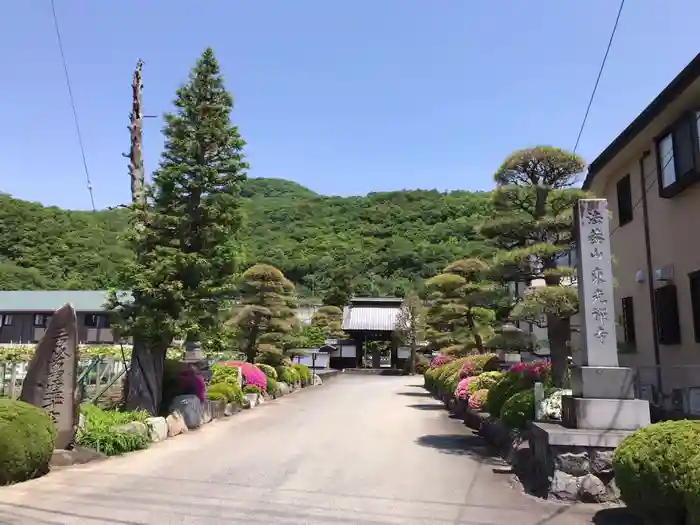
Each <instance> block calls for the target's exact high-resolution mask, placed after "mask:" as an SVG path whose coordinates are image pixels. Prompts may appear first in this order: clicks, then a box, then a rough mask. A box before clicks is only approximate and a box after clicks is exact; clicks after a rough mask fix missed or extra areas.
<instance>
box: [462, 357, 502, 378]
mask: <svg viewBox="0 0 700 525" xmlns="http://www.w3.org/2000/svg"><path fill="white" fill-rule="evenodd" d="M467 362H469V363H470V364H471V365H472V369H473V370H474V372H473V375H475V376H478V375H479V374H482V373H483V372H493V371H497V370H498V367H499V363H500V360H499V358H498V355H496V354H478V355H470V356H469V357H467Z"/></svg>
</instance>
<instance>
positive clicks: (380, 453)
mask: <svg viewBox="0 0 700 525" xmlns="http://www.w3.org/2000/svg"><path fill="white" fill-rule="evenodd" d="M421 383H422V378H418V377H415V378H407V377H382V376H353V377H338V378H336V379H333V381H331V382H329V383H328V384H326V385H324V386H322V387H319V388H310V389H305V390H303V391H301V392H299V393H296V394H294V395H292V396H288V397H285V398H283V399H281V400H279V401H276V402H271V403H268V404H266V405H264V406H262V407H260V408H257V409H255V410H250V411H245V412H242V413H240V414H238V415H236V416H234V417H232V418H229V419H227V420H224V421H220V422H215V423H213V424H211V425H207V426H205V427H204V428H202V429H201V430H198V431H193V432H189V433H187V434H185V435H182V436H179V437H177V438H175V439H172V440H168V441H165V442H163V443H159V444H157V445H154V446H153V447H152V448H151V449H149V450H147V451H142V452H136V453H133V454H130V455H127V456H124V457H121V458H112V459H108V460H104V461H100V462H96V463H90V464H87V465H83V466H78V467H73V468H68V469H64V470H60V471H57V472H53V473H51V474H50V475H48V476H46V477H44V478H41V479H38V480H34V481H31V482H28V483H24V484H20V485H16V486H13V487H5V488H1V489H0V523H2V524H27V525H29V524H32V525H41V524H86V525H96V524H109V523H113V524H122V525H136V524H153V525H166V524H188V525H189V524H202V525H204V524H207V525H215V524H246V525H253V524H256V523H260V524H263V523H264V524H272V523H279V524H284V525H300V524H305V525H315V524H330V525H389V524H392V525H393V524H401V525H428V524H431V525H432V524H436V525H443V524H450V525H505V524H511V523H512V524H518V525H583V524H589V523H596V524H598V525H606V524H610V525H612V524H616V525H623V524H624V521H622V519H621V518H620V516H619V515H617V514H616V512H617V511H615V510H606V509H602V510H601V508H598V507H591V506H585V507H584V506H574V507H567V506H562V505H557V504H553V503H547V502H544V501H540V500H537V499H535V498H532V497H529V496H526V495H524V494H522V493H521V491H520V490H519V489H518V488H517V487H513V486H511V485H512V480H511V478H510V477H509V476H508V475H506V474H498V473H495V472H494V471H493V469H494V466H496V465H498V464H499V462H498V460H497V459H496V458H493V457H492V456H491V455H490V454H489V452H488V450H487V448H486V447H485V446H484V443H483V442H482V440H481V439H480V438H479V437H478V436H475V435H473V434H472V433H471V432H470V431H469V430H468V429H466V428H465V427H464V426H463V425H462V424H461V423H460V422H459V421H455V420H451V419H449V418H448V417H447V414H446V413H445V412H444V410H442V409H441V407H440V404H439V403H438V402H437V401H435V400H433V399H431V398H430V397H428V396H427V395H426V393H425V392H424V390H423V389H422V388H420V385H421ZM596 514H597V516H596ZM594 516H595V517H594Z"/></svg>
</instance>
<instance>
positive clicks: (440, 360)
mask: <svg viewBox="0 0 700 525" xmlns="http://www.w3.org/2000/svg"><path fill="white" fill-rule="evenodd" d="M452 361H454V358H453V357H451V356H449V355H444V354H438V355H436V356H435V357H433V360H432V361H430V368H437V367H438V366H442V365H446V364H447V363H451V362H452Z"/></svg>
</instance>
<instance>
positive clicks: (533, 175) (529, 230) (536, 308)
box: [482, 146, 585, 386]
mask: <svg viewBox="0 0 700 525" xmlns="http://www.w3.org/2000/svg"><path fill="white" fill-rule="evenodd" d="M584 167H585V165H584V162H583V160H582V159H581V158H580V157H578V156H577V155H575V154H572V153H569V152H567V151H564V150H561V149H558V148H553V147H550V146H538V147H534V148H529V149H524V150H520V151H516V152H515V153H512V154H511V155H509V156H508V157H507V158H506V160H505V161H504V162H503V164H502V165H501V167H500V168H499V169H498V171H497V172H496V174H495V176H494V178H495V180H496V183H497V184H498V188H497V189H496V191H495V192H494V205H495V207H496V210H497V218H496V219H494V220H493V221H492V222H490V223H487V225H486V226H485V227H484V228H483V229H482V233H483V234H484V235H485V236H486V237H488V238H490V240H491V241H492V242H493V243H495V244H496V245H497V246H498V248H499V249H500V250H501V251H500V252H499V253H498V254H497V255H496V258H495V264H494V270H495V274H496V275H497V276H498V278H499V279H501V280H502V281H504V282H522V283H525V285H526V286H530V285H531V284H532V281H533V280H534V279H543V280H544V283H545V284H546V286H540V287H533V288H530V289H528V291H527V293H526V294H525V296H524V297H523V298H521V299H518V298H516V304H515V306H514V308H513V310H512V312H511V315H512V317H513V318H515V319H522V320H526V321H529V322H532V323H535V324H537V325H539V326H546V327H547V338H548V342H549V348H550V352H551V358H552V375H553V380H554V382H555V384H556V385H557V386H564V384H565V383H566V375H567V367H568V355H569V349H570V341H571V317H572V316H573V315H574V314H576V312H577V311H578V296H577V291H576V287H575V286H571V284H572V279H573V278H574V276H575V271H574V269H573V268H570V267H568V266H566V265H564V264H562V262H564V259H563V258H564V256H566V255H568V254H569V253H570V252H571V250H572V249H574V248H575V246H574V233H573V218H572V217H573V215H572V210H573V205H574V203H575V202H576V200H577V199H579V198H581V197H584V196H585V194H584V192H582V191H581V190H578V189H574V188H572V186H573V185H574V183H575V182H576V181H577V178H578V175H579V174H580V173H581V172H582V171H583V169H584Z"/></svg>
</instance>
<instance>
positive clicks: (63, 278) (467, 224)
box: [0, 179, 491, 296]
mask: <svg viewBox="0 0 700 525" xmlns="http://www.w3.org/2000/svg"><path fill="white" fill-rule="evenodd" d="M242 193H243V195H244V196H245V202H246V204H245V210H246V215H247V221H246V226H245V231H244V234H243V239H244V250H245V256H246V259H247V260H248V262H249V263H251V264H252V263H254V262H266V263H269V264H272V265H275V266H277V267H278V268H280V269H281V270H282V271H283V272H284V273H285V274H286V275H287V277H289V278H290V279H291V280H292V281H294V282H295V283H296V284H297V287H298V289H299V291H300V292H301V293H302V294H303V295H306V296H309V295H311V293H312V291H315V295H317V296H322V295H323V294H324V292H326V291H327V290H329V289H330V288H332V287H333V286H337V285H338V282H339V281H343V280H344V281H348V282H350V284H351V286H352V288H353V292H355V293H358V294H381V295H391V294H401V293H402V292H403V290H404V289H405V288H406V287H407V286H408V285H409V284H410V283H411V282H412V281H421V280H422V279H423V278H425V277H430V276H432V275H434V274H435V273H436V272H437V271H438V270H440V269H441V268H443V267H444V266H445V265H446V264H447V263H449V262H451V261H453V260H455V259H458V258H460V257H464V256H467V255H478V254H480V253H482V252H483V251H484V250H485V249H486V248H485V245H484V243H483V242H482V241H481V239H480V238H479V236H478V234H477V233H476V232H475V227H476V226H478V225H479V224H481V223H482V222H483V221H484V219H485V218H486V217H488V216H490V215H491V205H490V195H489V194H488V193H470V192H464V191H455V192H450V193H440V192H438V191H434V190H433V191H423V190H415V191H413V190H412V191H394V192H386V193H371V194H369V195H366V196H363V197H325V196H321V195H318V194H316V193H314V192H313V191H311V190H309V189H308V188H305V187H303V186H300V185H298V184H296V183H294V182H291V181H287V180H282V179H250V180H249V181H247V182H246V183H245V186H244V188H243V192H242ZM0 225H1V226H0V289H5V290H7V289H15V290H16V289H103V288H106V287H109V286H119V284H120V283H118V282H116V273H117V272H116V269H117V268H118V267H119V265H120V264H122V263H123V261H124V260H125V259H126V258H128V257H129V252H128V250H126V249H125V248H124V247H122V246H121V245H120V244H119V240H118V238H119V234H120V233H121V232H122V231H123V229H124V227H125V225H126V215H125V212H124V210H114V211H99V212H87V211H69V210H62V209H60V208H56V207H45V206H42V205H40V204H37V203H31V202H26V201H22V200H18V199H13V198H11V197H10V196H8V195H2V194H0Z"/></svg>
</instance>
